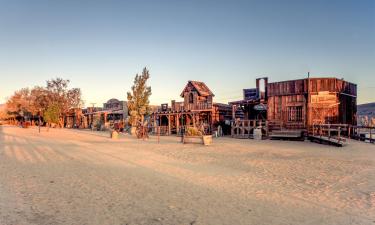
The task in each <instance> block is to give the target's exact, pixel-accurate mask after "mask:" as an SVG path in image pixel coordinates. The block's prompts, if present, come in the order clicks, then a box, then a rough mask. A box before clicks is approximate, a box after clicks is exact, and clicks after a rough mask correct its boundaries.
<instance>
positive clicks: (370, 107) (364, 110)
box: [357, 102, 375, 118]
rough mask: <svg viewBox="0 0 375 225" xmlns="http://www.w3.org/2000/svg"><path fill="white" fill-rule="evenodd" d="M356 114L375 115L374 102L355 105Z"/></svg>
mask: <svg viewBox="0 0 375 225" xmlns="http://www.w3.org/2000/svg"><path fill="white" fill-rule="evenodd" d="M357 115H358V116H368V117H370V118H371V117H375V102H372V103H366V104H361V105H357Z"/></svg>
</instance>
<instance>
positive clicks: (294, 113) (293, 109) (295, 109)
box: [288, 106, 302, 122]
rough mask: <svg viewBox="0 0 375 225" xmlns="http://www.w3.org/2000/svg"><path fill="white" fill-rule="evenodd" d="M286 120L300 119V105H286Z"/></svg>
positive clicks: (297, 120)
mask: <svg viewBox="0 0 375 225" xmlns="http://www.w3.org/2000/svg"><path fill="white" fill-rule="evenodd" d="M288 121H290V122H301V121H302V106H290V107H288Z"/></svg>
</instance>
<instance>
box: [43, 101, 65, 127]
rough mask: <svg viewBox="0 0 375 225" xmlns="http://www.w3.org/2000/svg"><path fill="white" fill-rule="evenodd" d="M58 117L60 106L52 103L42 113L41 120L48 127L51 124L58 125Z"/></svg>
mask: <svg viewBox="0 0 375 225" xmlns="http://www.w3.org/2000/svg"><path fill="white" fill-rule="evenodd" d="M60 115H61V109H60V106H59V105H58V104H57V103H53V104H51V105H49V106H48V107H47V110H46V111H45V112H44V115H43V119H44V121H45V122H46V123H47V125H48V127H49V126H50V125H51V124H52V123H59V121H60Z"/></svg>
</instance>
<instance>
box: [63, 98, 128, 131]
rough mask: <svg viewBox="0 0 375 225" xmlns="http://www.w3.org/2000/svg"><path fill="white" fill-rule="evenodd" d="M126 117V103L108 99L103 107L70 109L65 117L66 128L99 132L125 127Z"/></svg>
mask: <svg viewBox="0 0 375 225" xmlns="http://www.w3.org/2000/svg"><path fill="white" fill-rule="evenodd" d="M127 117H128V107H127V102H126V101H120V100H118V99H110V100H108V101H107V102H106V103H104V104H103V107H87V108H84V109H71V110H70V111H69V113H68V114H67V115H66V117H65V118H66V119H65V125H64V126H65V127H66V128H90V129H93V128H97V129H100V130H105V129H113V128H115V127H119V126H121V127H122V128H123V127H124V125H125V120H126V119H127Z"/></svg>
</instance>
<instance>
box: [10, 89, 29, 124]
mask: <svg viewBox="0 0 375 225" xmlns="http://www.w3.org/2000/svg"><path fill="white" fill-rule="evenodd" d="M6 108H7V110H8V113H9V114H11V115H14V116H15V117H17V116H21V117H23V118H27V117H30V116H32V112H33V109H32V98H31V92H30V89H29V88H22V89H21V90H18V91H15V92H14V94H13V95H12V96H11V97H10V98H9V99H8V101H7V103H6Z"/></svg>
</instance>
